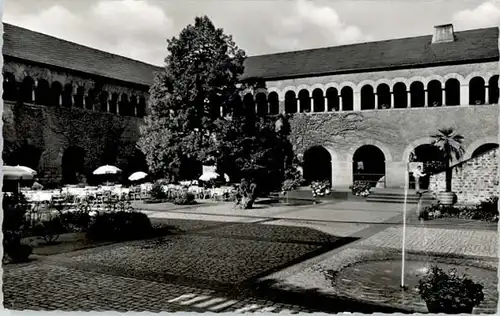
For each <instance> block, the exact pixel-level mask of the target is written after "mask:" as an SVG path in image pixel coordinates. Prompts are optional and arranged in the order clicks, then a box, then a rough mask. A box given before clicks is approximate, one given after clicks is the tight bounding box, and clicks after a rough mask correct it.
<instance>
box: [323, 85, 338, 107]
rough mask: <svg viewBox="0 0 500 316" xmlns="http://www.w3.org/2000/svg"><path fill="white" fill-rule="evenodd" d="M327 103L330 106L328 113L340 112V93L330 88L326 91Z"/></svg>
mask: <svg viewBox="0 0 500 316" xmlns="http://www.w3.org/2000/svg"><path fill="white" fill-rule="evenodd" d="M326 102H327V104H328V112H332V111H339V110H340V103H339V92H338V91H337V89H335V88H333V87H330V88H328V89H326Z"/></svg>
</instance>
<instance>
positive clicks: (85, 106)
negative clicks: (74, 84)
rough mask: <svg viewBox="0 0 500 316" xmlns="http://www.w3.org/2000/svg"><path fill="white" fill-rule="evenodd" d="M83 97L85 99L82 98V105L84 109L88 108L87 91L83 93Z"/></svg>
mask: <svg viewBox="0 0 500 316" xmlns="http://www.w3.org/2000/svg"><path fill="white" fill-rule="evenodd" d="M82 98H83V100H82V107H83V108H84V109H86V108H87V101H86V99H87V96H86V94H85V93H83V97H82Z"/></svg>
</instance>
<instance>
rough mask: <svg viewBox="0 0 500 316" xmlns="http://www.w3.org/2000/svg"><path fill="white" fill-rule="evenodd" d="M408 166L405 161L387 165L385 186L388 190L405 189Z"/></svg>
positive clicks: (388, 162)
mask: <svg viewBox="0 0 500 316" xmlns="http://www.w3.org/2000/svg"><path fill="white" fill-rule="evenodd" d="M406 172H407V164H406V163H405V162H403V161H387V162H386V163H385V185H386V187H387V188H404V186H405V181H406Z"/></svg>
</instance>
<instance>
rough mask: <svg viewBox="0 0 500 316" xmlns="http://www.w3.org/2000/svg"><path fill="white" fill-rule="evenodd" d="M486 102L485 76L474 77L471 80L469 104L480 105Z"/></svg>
mask: <svg viewBox="0 0 500 316" xmlns="http://www.w3.org/2000/svg"><path fill="white" fill-rule="evenodd" d="M485 102H486V88H485V80H484V78H483V77H479V76H477V77H473V78H472V79H471V80H470V81H469V104H470V105H480V104H484V103H485Z"/></svg>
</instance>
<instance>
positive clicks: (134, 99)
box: [130, 95, 138, 116]
mask: <svg viewBox="0 0 500 316" xmlns="http://www.w3.org/2000/svg"><path fill="white" fill-rule="evenodd" d="M137 106H138V104H137V97H136V96H135V95H133V96H131V97H130V115H132V116H137V110H138V109H137Z"/></svg>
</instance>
